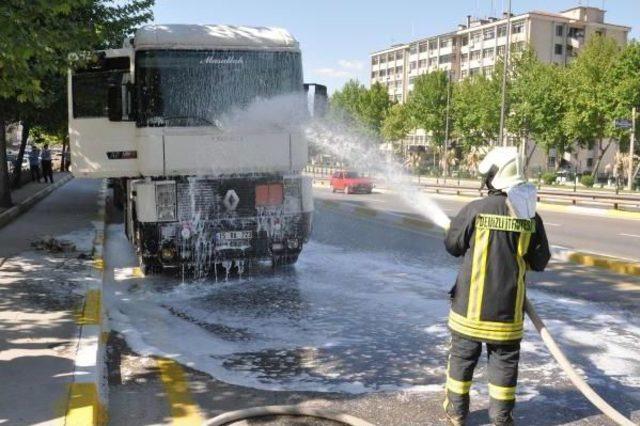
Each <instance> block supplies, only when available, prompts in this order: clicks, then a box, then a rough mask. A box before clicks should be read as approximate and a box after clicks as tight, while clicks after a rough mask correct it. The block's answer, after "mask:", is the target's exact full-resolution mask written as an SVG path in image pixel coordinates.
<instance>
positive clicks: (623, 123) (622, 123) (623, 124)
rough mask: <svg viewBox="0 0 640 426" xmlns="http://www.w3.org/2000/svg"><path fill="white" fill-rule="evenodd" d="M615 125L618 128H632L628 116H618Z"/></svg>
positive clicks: (614, 121)
mask: <svg viewBox="0 0 640 426" xmlns="http://www.w3.org/2000/svg"><path fill="white" fill-rule="evenodd" d="M613 125H614V126H616V128H617V129H630V128H631V120H627V119H626V118H616V119H615V120H613Z"/></svg>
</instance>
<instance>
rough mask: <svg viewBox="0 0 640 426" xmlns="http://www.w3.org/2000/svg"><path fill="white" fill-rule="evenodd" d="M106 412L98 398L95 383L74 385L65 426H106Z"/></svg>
mask: <svg viewBox="0 0 640 426" xmlns="http://www.w3.org/2000/svg"><path fill="white" fill-rule="evenodd" d="M106 418H107V415H106V410H105V409H104V407H103V405H102V404H101V403H100V399H99V398H98V387H97V385H96V384H95V383H72V384H71V385H70V389H69V404H68V406H67V412H66V414H65V419H64V424H65V426H88V425H93V426H98V425H104V424H106Z"/></svg>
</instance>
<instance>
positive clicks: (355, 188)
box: [330, 170, 374, 194]
mask: <svg viewBox="0 0 640 426" xmlns="http://www.w3.org/2000/svg"><path fill="white" fill-rule="evenodd" d="M330 185H331V190H332V191H333V192H336V191H344V193H345V194H353V193H363V194H371V191H372V190H373V186H374V185H373V181H372V180H371V179H370V178H368V177H364V176H361V175H360V174H359V173H358V172H354V171H346V170H342V171H337V172H335V173H334V174H333V175H332V176H331V182H330Z"/></svg>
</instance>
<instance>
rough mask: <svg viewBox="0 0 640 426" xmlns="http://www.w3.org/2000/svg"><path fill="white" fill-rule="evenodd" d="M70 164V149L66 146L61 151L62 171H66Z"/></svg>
mask: <svg viewBox="0 0 640 426" xmlns="http://www.w3.org/2000/svg"><path fill="white" fill-rule="evenodd" d="M70 164H71V151H69V147H67V149H65V150H64V151H63V153H62V171H64V172H68V171H69V165H70Z"/></svg>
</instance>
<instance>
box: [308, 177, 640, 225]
mask: <svg viewBox="0 0 640 426" xmlns="http://www.w3.org/2000/svg"><path fill="white" fill-rule="evenodd" d="M313 183H314V185H318V187H328V186H329V180H328V179H323V178H315V179H314V180H313ZM376 190H378V191H380V192H389V191H390V190H389V189H386V188H376ZM425 192H426V193H427V194H433V195H434V196H436V197H443V198H452V199H461V200H474V199H476V198H478V197H473V196H471V195H456V194H440V193H437V192H430V191H425ZM538 209H539V210H541V211H551V212H558V213H571V214H580V215H584V216H596V217H609V218H613V219H630V220H640V212H632V211H626V210H614V209H599V208H596V207H581V206H573V205H564V204H551V203H541V202H538Z"/></svg>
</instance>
